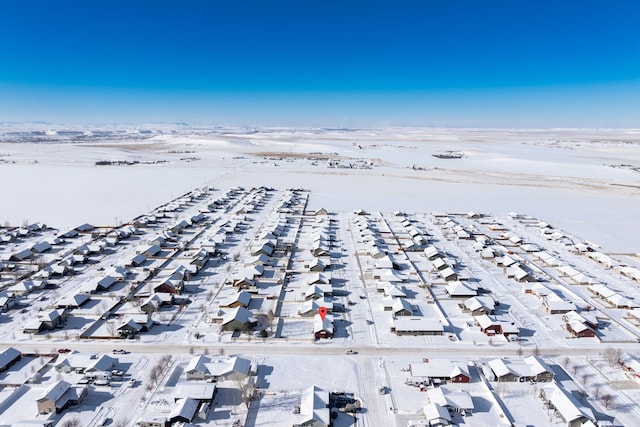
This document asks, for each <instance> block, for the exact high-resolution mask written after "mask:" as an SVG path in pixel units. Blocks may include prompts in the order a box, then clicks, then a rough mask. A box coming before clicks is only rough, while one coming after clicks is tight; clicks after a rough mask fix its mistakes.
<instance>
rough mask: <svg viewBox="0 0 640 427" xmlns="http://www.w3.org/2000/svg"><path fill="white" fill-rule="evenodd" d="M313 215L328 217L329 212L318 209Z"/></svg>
mask: <svg viewBox="0 0 640 427" xmlns="http://www.w3.org/2000/svg"><path fill="white" fill-rule="evenodd" d="M314 215H316V216H317V215H329V211H327V210H326V209H325V208H319V209H317V210H316V211H315V212H314Z"/></svg>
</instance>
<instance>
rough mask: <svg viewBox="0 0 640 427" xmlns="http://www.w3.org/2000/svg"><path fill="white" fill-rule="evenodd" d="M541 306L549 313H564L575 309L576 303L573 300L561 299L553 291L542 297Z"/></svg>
mask: <svg viewBox="0 0 640 427" xmlns="http://www.w3.org/2000/svg"><path fill="white" fill-rule="evenodd" d="M542 306H543V307H544V308H545V310H547V312H548V313H549V314H564V313H568V312H570V311H575V310H576V305H575V304H574V303H573V302H571V301H566V300H564V299H562V298H561V297H560V296H559V295H558V294H556V293H554V292H552V293H550V294H549V295H547V296H545V297H544V298H543V300H542Z"/></svg>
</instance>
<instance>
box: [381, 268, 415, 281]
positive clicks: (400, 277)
mask: <svg viewBox="0 0 640 427" xmlns="http://www.w3.org/2000/svg"><path fill="white" fill-rule="evenodd" d="M373 278H374V279H377V280H381V281H384V282H394V283H399V282H405V281H406V280H407V276H406V275H404V274H400V273H398V271H397V270H394V269H392V268H376V269H375V270H373Z"/></svg>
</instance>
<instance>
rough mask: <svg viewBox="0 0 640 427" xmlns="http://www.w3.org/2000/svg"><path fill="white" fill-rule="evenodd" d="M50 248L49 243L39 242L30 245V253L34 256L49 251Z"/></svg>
mask: <svg viewBox="0 0 640 427" xmlns="http://www.w3.org/2000/svg"><path fill="white" fill-rule="evenodd" d="M51 248H52V246H51V243H49V242H47V241H44V242H40V243H36V244H34V245H32V246H31V252H33V253H34V254H41V253H43V252H46V251H48V250H50V249H51Z"/></svg>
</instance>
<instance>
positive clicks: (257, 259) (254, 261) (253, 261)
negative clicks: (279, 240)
mask: <svg viewBox="0 0 640 427" xmlns="http://www.w3.org/2000/svg"><path fill="white" fill-rule="evenodd" d="M268 264H269V257H268V256H267V255H265V254H260V255H256V256H254V257H252V258H250V259H248V260H247V261H246V262H245V263H244V265H245V267H248V266H250V265H262V266H264V265H268Z"/></svg>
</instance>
